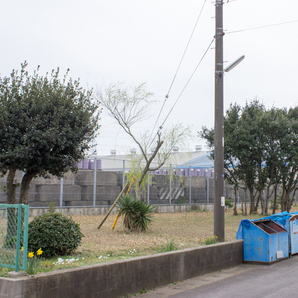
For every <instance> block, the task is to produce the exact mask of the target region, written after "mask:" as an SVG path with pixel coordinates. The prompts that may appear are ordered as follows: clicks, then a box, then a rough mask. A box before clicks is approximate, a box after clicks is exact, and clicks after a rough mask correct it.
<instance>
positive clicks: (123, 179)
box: [122, 159, 125, 189]
mask: <svg viewBox="0 0 298 298" xmlns="http://www.w3.org/2000/svg"><path fill="white" fill-rule="evenodd" d="M124 185H125V159H123V175H122V189H123V188H124Z"/></svg>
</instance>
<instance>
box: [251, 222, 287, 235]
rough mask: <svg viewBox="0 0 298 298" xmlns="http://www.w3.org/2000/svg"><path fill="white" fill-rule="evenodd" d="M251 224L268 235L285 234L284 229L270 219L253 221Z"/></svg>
mask: <svg viewBox="0 0 298 298" xmlns="http://www.w3.org/2000/svg"><path fill="white" fill-rule="evenodd" d="M251 223H252V224H253V225H255V226H257V227H258V228H259V229H261V230H263V231H264V232H266V233H267V234H269V235H271V234H278V233H285V232H287V230H286V229H285V228H283V227H282V226H280V225H279V224H278V223H277V222H274V221H273V220H271V219H261V220H254V221H252V222H251Z"/></svg>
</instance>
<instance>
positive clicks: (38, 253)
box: [36, 248, 42, 256]
mask: <svg viewBox="0 0 298 298" xmlns="http://www.w3.org/2000/svg"><path fill="white" fill-rule="evenodd" d="M36 254H37V255H38V256H40V255H41V254H42V250H41V248H40V249H39V250H38V251H37V252H36Z"/></svg>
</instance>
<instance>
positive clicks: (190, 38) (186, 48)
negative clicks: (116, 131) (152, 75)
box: [150, 0, 206, 145]
mask: <svg viewBox="0 0 298 298" xmlns="http://www.w3.org/2000/svg"><path fill="white" fill-rule="evenodd" d="M205 4H206V0H205V1H204V3H203V6H202V8H201V11H200V13H199V16H198V18H197V20H196V23H195V25H194V28H193V30H192V32H191V35H190V37H189V39H188V42H187V45H186V47H185V50H184V52H183V55H182V58H181V60H180V62H179V65H178V67H177V70H176V72H175V75H174V77H173V80H172V82H171V84H170V88H169V90H168V93H167V94H166V96H165V99H164V102H163V104H162V107H161V109H160V111H159V114H158V116H157V119H156V121H155V124H154V126H153V129H152V132H151V135H150V138H151V136H152V133H153V131H154V129H155V127H156V125H157V122H158V120H159V117H160V115H161V113H162V111H163V108H164V106H165V103H166V101H167V99H168V98H169V94H170V91H171V89H172V87H173V84H174V82H175V80H176V77H177V74H178V71H179V69H180V66H181V64H182V62H183V60H184V57H185V54H186V52H187V50H188V46H189V44H190V42H191V40H192V37H193V34H194V32H195V30H196V27H197V25H198V22H199V20H200V18H201V15H202V12H203V9H204V7H205ZM153 139H154V138H153ZM152 142H153V140H152ZM152 142H151V143H152ZM150 145H151V144H150Z"/></svg>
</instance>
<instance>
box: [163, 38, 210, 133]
mask: <svg viewBox="0 0 298 298" xmlns="http://www.w3.org/2000/svg"><path fill="white" fill-rule="evenodd" d="M213 42H214V37H213V38H212V41H211V42H210V44H209V46H208V47H207V49H206V51H205V52H204V54H203V56H202V58H201V59H200V61H199V63H198V64H197V66H196V67H195V69H194V71H193V72H192V74H191V76H190V78H189V79H188V81H187V82H186V84H185V86H184V87H183V89H182V91H181V92H180V94H179V96H178V98H177V99H176V101H175V103H174V104H173V106H172V108H171V110H170V111H169V113H168V115H167V116H166V118H165V119H164V121H163V123H162V124H161V126H160V128H159V130H160V129H161V128H162V127H163V125H164V124H165V122H166V121H167V119H168V117H169V116H170V114H171V112H172V111H173V109H174V107H175V105H176V104H177V102H178V100H179V99H180V97H181V95H182V94H183V92H184V90H185V89H186V87H187V85H188V84H189V82H190V81H191V79H192V77H193V76H194V74H195V72H196V71H197V69H198V67H199V66H200V64H201V62H202V61H203V59H204V58H205V56H206V54H207V52H208V51H209V49H210V47H211V45H212V43H213Z"/></svg>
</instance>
